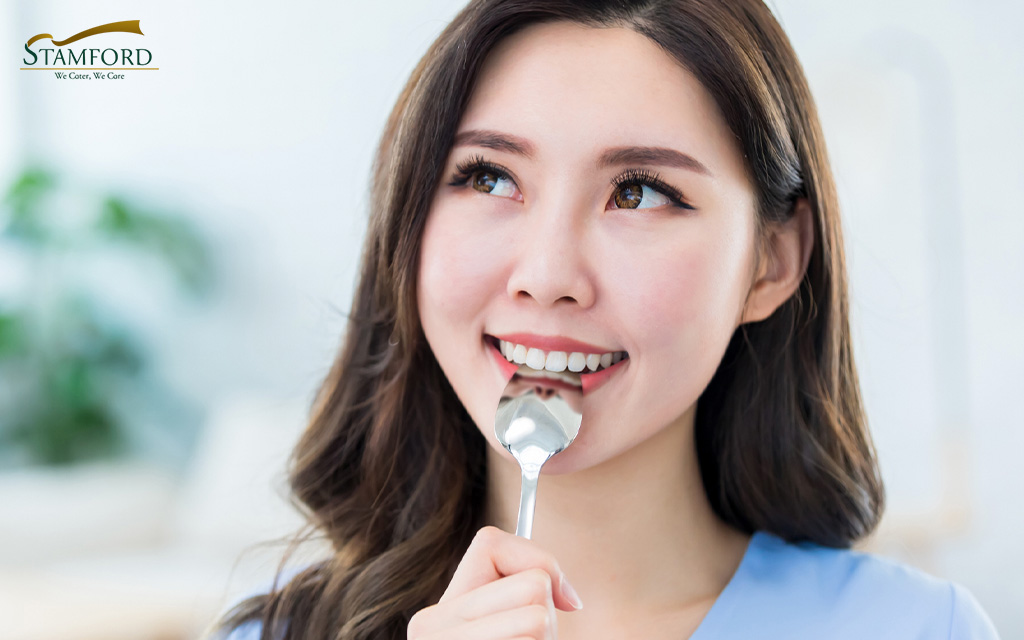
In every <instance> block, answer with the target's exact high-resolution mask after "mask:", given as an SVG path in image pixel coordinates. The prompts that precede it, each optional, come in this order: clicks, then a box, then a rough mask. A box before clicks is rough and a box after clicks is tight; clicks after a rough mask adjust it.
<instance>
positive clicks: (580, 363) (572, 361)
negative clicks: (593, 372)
mask: <svg viewBox="0 0 1024 640" xmlns="http://www.w3.org/2000/svg"><path fill="white" fill-rule="evenodd" d="M586 367H587V357H586V356H585V355H583V354H582V353H579V352H578V351H574V352H572V353H570V354H569V371H573V372H575V373H579V372H580V371H583V370H584V369H585V368H586Z"/></svg>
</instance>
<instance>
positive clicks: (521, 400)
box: [494, 364, 583, 539]
mask: <svg viewBox="0 0 1024 640" xmlns="http://www.w3.org/2000/svg"><path fill="white" fill-rule="evenodd" d="M545 374H546V375H548V376H551V377H552V378H555V379H556V380H559V379H561V380H564V379H565V378H567V377H568V378H570V379H571V378H572V377H573V376H575V379H576V380H578V379H579V374H577V373H571V372H568V371H565V372H560V373H551V372H541V371H537V370H535V369H531V368H529V367H527V366H526V365H525V364H524V365H520V366H519V371H518V372H517V373H516V375H514V376H513V377H512V380H511V381H509V383H508V385H507V386H506V387H505V391H504V392H503V393H502V394H501V400H499V401H498V411H497V413H496V414H495V416H494V435H495V436H497V438H498V442H500V443H501V445H502V446H503V447H505V448H506V449H508V450H509V452H510V453H511V454H512V456H513V457H515V459H516V461H518V462H519V467H520V468H521V469H522V472H523V488H522V492H521V494H520V498H519V520H518V522H517V523H516V535H517V536H521V537H523V538H527V539H528V538H529V537H530V535H531V534H532V532H533V512H534V508H535V507H536V504H537V480H538V479H539V477H540V469H541V467H543V466H544V463H545V462H547V461H548V460H550V459H551V457H552V456H554V455H555V454H557V453H559V452H561V451H563V450H565V448H566V447H568V446H569V445H570V444H572V441H573V440H575V439H576V434H578V433H579V431H580V423H581V422H582V421H583V414H582V408H581V405H582V399H583V390H582V389H581V388H577V389H576V390H569V389H565V388H563V387H565V386H567V385H566V383H565V382H562V383H561V385H559V383H558V382H552V381H551V379H550V378H546V377H538V376H544V375H545Z"/></svg>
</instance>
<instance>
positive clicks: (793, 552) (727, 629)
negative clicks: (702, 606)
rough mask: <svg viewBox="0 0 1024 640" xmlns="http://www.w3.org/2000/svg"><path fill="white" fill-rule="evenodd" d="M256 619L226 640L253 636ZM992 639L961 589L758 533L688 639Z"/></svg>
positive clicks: (894, 566)
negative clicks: (734, 571) (730, 577)
mask: <svg viewBox="0 0 1024 640" xmlns="http://www.w3.org/2000/svg"><path fill="white" fill-rule="evenodd" d="M259 629H260V627H259V624H258V623H256V622H253V623H250V624H248V625H243V626H242V627H239V628H238V629H236V630H235V632H233V633H232V634H231V635H229V636H228V640H258V638H259ZM726 638H729V639H731V638H736V639H743V640H748V639H757V640H783V639H784V640H823V639H828V640H881V639H889V638H891V639H893V640H897V639H898V640H968V639H971V640H998V638H999V634H997V633H996V630H995V627H993V626H992V621H991V620H989V618H988V616H987V615H985V612H984V611H983V610H982V608H981V605H979V604H978V601H977V600H975V598H974V596H972V595H971V593H970V592H969V591H967V589H965V588H964V587H962V586H960V585H959V584H956V583H955V582H950V581H949V580H940V579H938V578H935V577H933V576H931V575H928V574H927V573H924V572H923V571H920V570H918V569H915V568H913V567H910V566H907V565H903V564H900V563H898V562H895V561H893V560H889V559H886V558H883V557H880V556H875V555H871V554H868V553H863V552H859V551H852V550H849V549H832V548H829V547H822V546H819V545H815V544H811V543H800V544H789V543H787V542H785V541H784V540H782V539H780V538H777V537H776V536H774V535H772V534H770V533H765V532H763V531H758V532H757V533H755V534H754V535H753V537H752V538H751V540H750V546H749V547H747V551H746V553H745V554H744V555H743V560H742V561H741V562H740V566H739V568H738V569H737V570H736V573H735V574H734V575H733V577H732V579H731V580H730V581H729V584H727V585H726V586H725V589H724V590H723V591H722V593H721V594H720V595H719V596H718V599H717V600H716V601H715V603H714V605H713V606H712V607H711V610H710V611H708V613H707V615H706V616H705V617H704V620H703V621H702V622H701V624H700V626H699V627H698V628H697V631H695V632H694V633H693V635H692V636H690V640H720V639H726Z"/></svg>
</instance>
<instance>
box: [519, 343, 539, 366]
mask: <svg viewBox="0 0 1024 640" xmlns="http://www.w3.org/2000/svg"><path fill="white" fill-rule="evenodd" d="M516 348H517V349H518V348H519V347H518V346H517V347H516ZM545 360H546V358H545V357H544V352H543V351H541V350H540V349H535V348H533V347H530V350H529V351H527V352H526V366H528V367H530V368H531V369H543V368H544V361H545Z"/></svg>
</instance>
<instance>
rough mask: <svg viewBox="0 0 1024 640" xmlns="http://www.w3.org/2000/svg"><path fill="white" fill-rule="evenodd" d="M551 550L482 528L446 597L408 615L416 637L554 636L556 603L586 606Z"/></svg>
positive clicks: (504, 639)
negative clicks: (412, 614)
mask: <svg viewBox="0 0 1024 640" xmlns="http://www.w3.org/2000/svg"><path fill="white" fill-rule="evenodd" d="M582 606H583V605H582V604H580V601H579V596H577V595H576V592H575V591H574V590H573V588H572V586H570V585H569V582H568V580H566V579H565V576H564V575H563V574H562V570H561V569H560V568H559V566H558V562H556V561H555V559H554V557H552V556H551V554H549V553H547V552H546V551H544V550H543V549H541V548H540V547H538V546H537V545H536V544H534V543H533V542H531V541H529V540H525V539H523V538H517V537H516V536H514V535H512V534H509V533H505V532H504V531H501V530H500V529H496V528H494V527H484V528H483V529H481V530H480V531H479V532H478V533H477V535H476V537H475V538H474V539H473V542H472V543H471V544H470V545H469V549H467V550H466V554H465V555H464V556H463V557H462V562H460V563H459V566H458V568H457V569H456V570H455V575H454V576H453V577H452V581H451V583H449V585H448V589H447V590H446V591H445V592H444V595H443V596H442V597H441V600H440V601H439V602H438V603H437V604H435V605H433V606H431V607H427V608H426V609H423V610H421V611H418V612H416V615H414V616H413V617H412V619H411V620H410V621H409V629H408V631H409V638H410V639H411V640H461V639H465V640H489V639H491V640H513V639H515V638H534V639H535V640H545V639H549V638H551V639H553V638H554V637H555V625H556V622H555V608H556V607H557V608H559V609H562V610H564V611H575V610H576V609H579V608H581V607H582Z"/></svg>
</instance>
